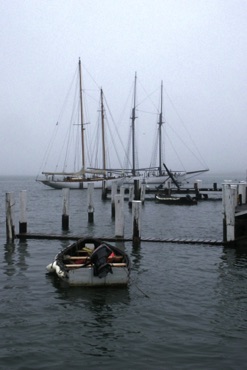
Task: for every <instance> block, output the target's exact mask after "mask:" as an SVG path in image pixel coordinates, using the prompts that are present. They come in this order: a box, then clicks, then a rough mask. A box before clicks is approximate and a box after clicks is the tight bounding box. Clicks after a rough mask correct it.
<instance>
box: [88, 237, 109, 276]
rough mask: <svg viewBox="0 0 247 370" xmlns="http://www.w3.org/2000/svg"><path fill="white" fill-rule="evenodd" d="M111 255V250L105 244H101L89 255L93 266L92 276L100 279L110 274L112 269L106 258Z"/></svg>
mask: <svg viewBox="0 0 247 370" xmlns="http://www.w3.org/2000/svg"><path fill="white" fill-rule="evenodd" d="M111 253H112V250H111V249H110V248H109V247H108V246H107V245H105V244H101V245H100V246H99V247H98V248H97V249H95V251H94V252H93V253H92V255H91V262H92V263H93V264H94V276H98V277H99V278H100V279H101V278H104V277H106V275H107V274H108V273H109V272H110V273H111V274H112V267H111V265H110V264H109V263H107V258H108V257H109V256H110V254H111Z"/></svg>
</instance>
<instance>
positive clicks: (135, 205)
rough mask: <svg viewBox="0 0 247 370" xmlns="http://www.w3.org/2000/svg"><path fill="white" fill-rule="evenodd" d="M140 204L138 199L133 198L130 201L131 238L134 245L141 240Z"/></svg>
mask: <svg viewBox="0 0 247 370" xmlns="http://www.w3.org/2000/svg"><path fill="white" fill-rule="evenodd" d="M141 205H142V202H141V201H140V200H133V202H132V225H133V231H132V238H133V244H134V245H138V244H140V241H141Z"/></svg>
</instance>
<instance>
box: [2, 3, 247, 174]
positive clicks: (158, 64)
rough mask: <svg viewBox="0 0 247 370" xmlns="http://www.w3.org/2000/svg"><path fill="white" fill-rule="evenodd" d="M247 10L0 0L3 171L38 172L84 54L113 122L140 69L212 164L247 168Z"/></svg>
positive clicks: (172, 119)
mask: <svg viewBox="0 0 247 370" xmlns="http://www.w3.org/2000/svg"><path fill="white" fill-rule="evenodd" d="M246 15H247V1H246V0H25V1H24V0H23V1H21V0H10V1H7V0H0V29H1V32H0V46H1V56H0V58H1V72H0V73H1V89H0V102H1V109H0V119H1V123H0V174H1V175H11V174H13V175H14V174H17V175H22V174H24V175H26V174H27V175H34V176H35V175H37V174H38V171H39V169H40V166H41V163H42V160H43V157H44V154H45V151H46V148H47V145H48V142H49V140H50V137H51V135H52V131H53V127H54V124H55V123H56V121H57V120H58V116H59V113H60V111H61V107H62V104H63V101H64V98H65V95H66V93H67V91H68V86H69V84H70V81H71V79H72V76H73V73H74V71H75V69H76V66H77V63H78V59H79V57H80V58H81V60H82V63H83V65H85V66H86V68H87V70H88V71H89V72H90V74H91V75H92V76H93V78H94V79H95V81H97V84H98V85H99V86H102V87H103V89H104V92H105V94H106V97H107V102H108V103H109V105H110V107H111V111H112V113H113V116H114V118H115V120H116V121H117V120H118V119H119V117H120V115H121V111H122V110H123V108H124V104H125V102H126V99H127V96H128V94H129V91H130V88H131V85H132V84H133V80H134V74H135V72H137V75H138V80H139V79H140V81H141V83H142V85H143V86H144V87H145V90H146V91H150V92H152V91H154V90H155V89H157V88H158V86H159V85H160V82H161V80H163V84H164V90H165V92H164V116H165V121H166V122H167V123H168V124H169V125H171V126H172V127H174V128H175V127H176V130H181V132H180V133H181V134H182V128H181V127H182V126H181V123H182V125H185V126H186V129H187V130H188V132H189V133H190V135H191V138H192V139H193V142H194V143H196V147H197V148H198V149H199V152H200V154H201V156H202V158H203V159H204V161H205V163H206V165H207V166H208V167H209V169H210V171H212V172H231V171H242V172H243V173H245V171H246V169H247V161H246V148H247V129H246V120H247V93H246V92H247V91H246V90H247V69H246V66H247V57H246V56H247V48H246V45H247V16H246ZM173 107H175V109H176V114H175V113H174V112H175V111H173V110H172V109H173ZM129 117H130V115H129V112H128V117H127V121H126V130H125V131H126V133H125V134H126V136H127V132H128V130H129V125H130V122H129V121H128V120H129ZM178 117H179V119H178ZM138 120H140V112H139V113H138ZM152 120H154V121H153V122H154V127H155V122H157V120H156V118H155V117H154V118H152ZM155 120H156V121H155ZM138 124H141V123H140V122H139V123H138ZM179 125H180V126H179ZM148 127H150V126H148ZM179 127H180V129H179ZM121 128H122V130H123V127H121ZM148 130H149V128H148ZM141 134H142V137H143V139H144V144H143V147H139V150H140V153H141V154H139V157H141V156H142V155H143V159H145V158H146V156H147V153H148V149H149V148H150V150H151V146H152V142H151V141H152V140H151V133H150V132H149V131H147V127H144V126H143V129H141ZM182 135H183V134H182ZM184 140H186V138H185V136H184ZM168 149H169V145H168V146H167V151H168ZM179 150H180V148H179V146H178V149H177V151H179ZM182 156H183V163H184V165H185V166H186V167H187V168H186V169H188V170H191V169H195V168H192V167H193V166H194V163H193V164H192V162H190V161H191V159H190V157H189V156H188V157H186V155H185V154H184V155H183V154H182ZM147 160H148V159H147ZM166 160H167V161H168V163H167V164H168V166H169V167H170V168H174V167H177V168H175V169H179V168H178V167H179V162H176V159H175V156H173V155H172V154H169V153H166ZM197 167H199V168H200V167H202V166H201V165H199V166H197Z"/></svg>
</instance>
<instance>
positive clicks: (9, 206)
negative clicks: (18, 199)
mask: <svg viewBox="0 0 247 370" xmlns="http://www.w3.org/2000/svg"><path fill="white" fill-rule="evenodd" d="M5 206H6V237H7V241H13V240H14V239H15V226H14V222H13V210H14V194H13V193H6V198H5Z"/></svg>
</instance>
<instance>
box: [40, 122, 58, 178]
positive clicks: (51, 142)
mask: <svg viewBox="0 0 247 370" xmlns="http://www.w3.org/2000/svg"><path fill="white" fill-rule="evenodd" d="M57 131H58V122H57V123H56V124H55V127H54V129H53V133H52V136H51V139H50V141H49V143H48V146H47V149H46V151H45V155H44V157H43V160H42V163H41V165H40V168H39V172H38V175H37V177H36V178H38V176H39V173H40V172H41V171H42V169H43V170H44V169H45V166H46V165H47V162H48V158H49V155H50V152H51V148H52V146H53V143H54V141H55V138H56V136H57Z"/></svg>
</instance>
